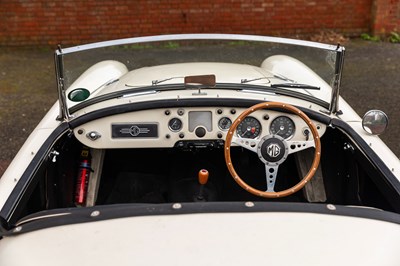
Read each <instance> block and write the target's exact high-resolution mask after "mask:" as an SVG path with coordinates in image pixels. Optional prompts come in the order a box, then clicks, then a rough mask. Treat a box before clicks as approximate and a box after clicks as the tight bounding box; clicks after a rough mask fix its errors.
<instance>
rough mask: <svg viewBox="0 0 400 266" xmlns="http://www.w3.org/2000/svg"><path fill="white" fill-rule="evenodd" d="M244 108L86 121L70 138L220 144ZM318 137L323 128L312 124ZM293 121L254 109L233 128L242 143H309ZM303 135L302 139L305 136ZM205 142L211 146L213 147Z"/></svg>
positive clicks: (124, 143) (110, 143) (127, 143)
mask: <svg viewBox="0 0 400 266" xmlns="http://www.w3.org/2000/svg"><path fill="white" fill-rule="evenodd" d="M244 110H245V109H244V108H233V107H232V108H230V107H196V108H191V107H190V108H170V109H152V110H143V111H135V112H130V113H124V114H118V115H113V116H108V117H104V118H100V119H97V120H93V121H90V122H88V123H85V124H83V125H81V126H79V127H77V128H75V129H74V133H75V136H76V137H77V139H78V140H79V141H80V142H81V143H83V144H84V145H86V146H88V147H91V148H99V149H112V148H169V147H174V146H176V145H179V144H180V143H182V142H190V141H192V142H193V143H195V144H197V145H198V144H200V145H201V143H204V145H206V146H207V145H214V144H215V143H217V144H218V145H221V143H222V140H224V139H225V136H226V132H227V130H228V128H229V126H230V124H231V122H233V121H234V120H235V119H236V118H237V117H238V116H239V114H240V113H241V112H243V111H244ZM313 122H314V124H315V125H316V127H317V129H318V132H319V135H320V136H322V135H323V134H324V133H325V130H326V126H325V125H323V124H321V123H319V122H316V121H313ZM307 131H308V132H309V129H308V126H307V125H306V123H305V122H304V121H303V120H302V119H301V118H300V117H298V116H296V115H293V114H288V113H282V112H278V111H273V110H258V111H256V112H254V113H252V114H251V115H250V116H249V117H248V119H247V120H246V121H245V122H244V123H243V124H241V125H239V126H238V130H237V133H236V134H238V135H239V137H240V136H243V137H246V138H261V137H263V136H266V135H270V134H281V135H282V136H283V137H284V138H286V139H290V140H296V141H303V140H306V139H307V138H309V139H312V135H311V134H307V133H308V132H307ZM307 135H308V136H307ZM210 141H216V142H215V143H213V142H210Z"/></svg>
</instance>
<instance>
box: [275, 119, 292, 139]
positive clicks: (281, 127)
mask: <svg viewBox="0 0 400 266" xmlns="http://www.w3.org/2000/svg"><path fill="white" fill-rule="evenodd" d="M294 131H295V125H294V123H293V121H292V119H290V118H289V117H287V116H279V117H277V118H275V119H274V121H272V123H271V127H270V128H269V132H270V133H271V134H272V135H278V136H280V137H282V138H284V139H290V138H291V137H293V135H294Z"/></svg>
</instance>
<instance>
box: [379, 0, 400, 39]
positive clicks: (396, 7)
mask: <svg viewBox="0 0 400 266" xmlns="http://www.w3.org/2000/svg"><path fill="white" fill-rule="evenodd" d="M372 11H373V13H372V14H373V21H374V24H373V25H372V32H373V33H374V34H377V35H386V34H388V33H390V32H392V31H394V32H398V31H400V1H399V0H375V1H374V5H373V10H372Z"/></svg>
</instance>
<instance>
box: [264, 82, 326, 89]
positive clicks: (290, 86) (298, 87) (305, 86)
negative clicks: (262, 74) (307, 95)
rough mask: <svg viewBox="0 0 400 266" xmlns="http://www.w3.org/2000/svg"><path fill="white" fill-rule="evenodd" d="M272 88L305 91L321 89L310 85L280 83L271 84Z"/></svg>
mask: <svg viewBox="0 0 400 266" xmlns="http://www.w3.org/2000/svg"><path fill="white" fill-rule="evenodd" d="M271 88H289V89H305V90H320V89H321V88H320V87H317V86H312V85H308V84H299V83H279V84H271Z"/></svg>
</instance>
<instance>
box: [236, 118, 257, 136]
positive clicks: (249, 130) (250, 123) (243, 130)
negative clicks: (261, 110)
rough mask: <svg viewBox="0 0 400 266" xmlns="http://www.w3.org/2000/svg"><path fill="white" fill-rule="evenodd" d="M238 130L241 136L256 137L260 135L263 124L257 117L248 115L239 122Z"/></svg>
mask: <svg viewBox="0 0 400 266" xmlns="http://www.w3.org/2000/svg"><path fill="white" fill-rule="evenodd" d="M236 132H237V134H238V136H239V137H241V138H249V139H255V138H256V137H258V135H260V132H261V124H260V122H259V121H258V120H257V119H256V118H254V117H251V116H248V117H246V118H245V119H244V120H243V121H242V122H241V123H240V124H239V126H238V127H237V129H236Z"/></svg>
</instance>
